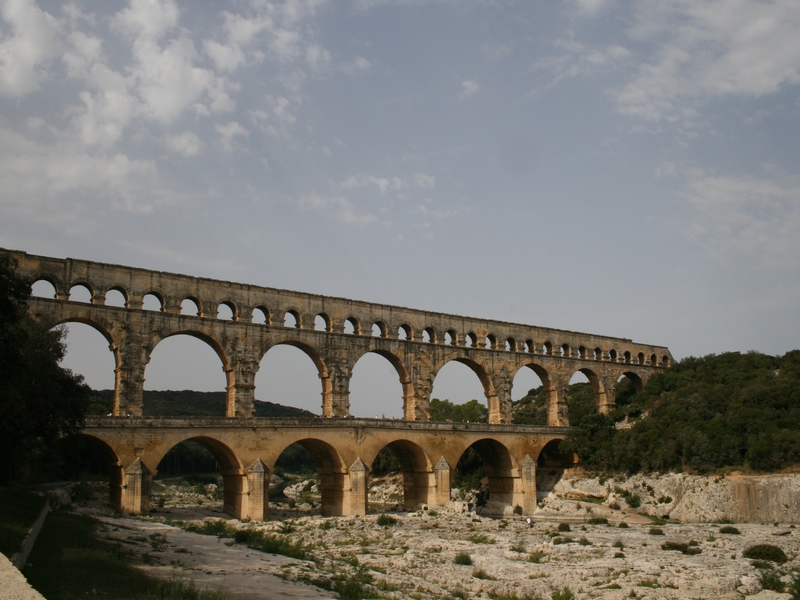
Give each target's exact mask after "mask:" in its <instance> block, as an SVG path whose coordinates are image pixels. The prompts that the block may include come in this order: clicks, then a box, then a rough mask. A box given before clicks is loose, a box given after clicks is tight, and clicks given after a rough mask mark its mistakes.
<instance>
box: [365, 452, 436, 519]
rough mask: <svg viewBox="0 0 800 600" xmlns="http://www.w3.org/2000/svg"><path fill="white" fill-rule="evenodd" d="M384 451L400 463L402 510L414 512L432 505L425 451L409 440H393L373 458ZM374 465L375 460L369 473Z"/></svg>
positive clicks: (429, 472)
mask: <svg viewBox="0 0 800 600" xmlns="http://www.w3.org/2000/svg"><path fill="white" fill-rule="evenodd" d="M386 449H388V450H390V451H391V452H392V454H394V456H395V458H397V462H398V463H400V471H401V472H402V474H403V507H404V509H405V510H416V509H417V507H419V506H420V505H422V504H434V500H435V498H434V497H433V490H432V489H431V487H430V474H431V473H432V472H433V467H432V465H431V461H430V460H429V459H428V456H427V455H426V454H425V451H424V450H423V449H422V448H421V447H420V446H418V445H417V444H415V443H414V442H411V441H409V440H395V441H393V442H389V443H388V444H386V445H385V446H384V447H383V448H382V449H381V451H380V452H378V454H377V455H376V456H375V458H377V457H378V455H380V453H381V452H383V451H384V450H386ZM374 463H375V459H373V460H372V461H371V463H370V471H372V465H374ZM368 512H369V511H368Z"/></svg>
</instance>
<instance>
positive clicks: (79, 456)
mask: <svg viewBox="0 0 800 600" xmlns="http://www.w3.org/2000/svg"><path fill="white" fill-rule="evenodd" d="M57 444H58V445H59V446H60V451H61V454H62V456H63V458H64V464H63V466H62V473H61V475H62V477H63V478H65V479H67V480H70V481H73V480H85V479H91V478H92V477H104V478H105V477H107V478H108V500H109V504H110V505H111V506H112V507H113V508H114V509H116V510H121V508H122V489H123V485H124V483H123V476H124V473H123V469H122V463H121V462H120V458H119V456H117V453H116V452H115V451H114V449H113V448H112V447H111V446H110V445H108V443H107V442H106V441H105V440H103V439H101V438H99V437H96V436H94V435H91V434H87V433H79V434H77V435H73V436H67V437H64V438H61V439H60V440H59V441H58V442H57Z"/></svg>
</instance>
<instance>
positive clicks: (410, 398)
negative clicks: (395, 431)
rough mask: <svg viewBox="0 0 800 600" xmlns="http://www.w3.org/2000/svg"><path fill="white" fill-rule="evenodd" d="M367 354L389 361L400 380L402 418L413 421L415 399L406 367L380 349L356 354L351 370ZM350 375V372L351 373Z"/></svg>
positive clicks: (396, 358) (399, 360)
mask: <svg viewBox="0 0 800 600" xmlns="http://www.w3.org/2000/svg"><path fill="white" fill-rule="evenodd" d="M367 354H377V355H378V356H381V357H383V358H385V359H386V360H388V361H389V363H390V364H391V365H392V367H394V370H395V371H396V372H397V377H398V378H399V380H400V385H401V386H402V389H403V418H404V419H407V420H411V421H413V420H415V417H414V415H416V414H417V412H416V401H417V397H416V394H415V393H414V383H413V382H412V380H411V375H410V374H409V369H408V366H406V364H405V363H404V362H403V360H402V359H401V358H400V357H399V356H397V355H396V354H394V353H392V352H390V351H388V350H382V349H375V350H364V351H361V352H357V353H356V354H355V355H354V356H353V358H354V361H353V369H355V366H356V364H358V361H359V360H360V359H361V358H362V357H364V356H365V355H367ZM351 374H352V371H351Z"/></svg>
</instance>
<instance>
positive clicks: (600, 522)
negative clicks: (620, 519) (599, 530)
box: [589, 517, 608, 525]
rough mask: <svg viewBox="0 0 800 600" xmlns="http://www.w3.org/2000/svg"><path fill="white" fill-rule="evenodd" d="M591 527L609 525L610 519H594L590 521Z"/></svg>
mask: <svg viewBox="0 0 800 600" xmlns="http://www.w3.org/2000/svg"><path fill="white" fill-rule="evenodd" d="M589 525H608V519H606V518H605V517H592V518H591V519H589Z"/></svg>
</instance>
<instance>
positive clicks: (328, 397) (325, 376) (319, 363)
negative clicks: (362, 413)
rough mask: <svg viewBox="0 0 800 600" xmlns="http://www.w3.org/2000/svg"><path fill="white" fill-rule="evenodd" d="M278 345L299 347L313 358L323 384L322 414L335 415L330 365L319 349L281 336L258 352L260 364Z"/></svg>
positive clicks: (326, 415)
mask: <svg viewBox="0 0 800 600" xmlns="http://www.w3.org/2000/svg"><path fill="white" fill-rule="evenodd" d="M278 346H292V347H293V348H297V349H298V350H300V351H302V352H303V353H304V354H305V355H306V356H308V357H309V358H310V359H311V362H313V363H314V366H315V367H316V369H317V375H318V376H319V380H320V383H321V384H322V416H323V417H333V416H334V410H333V386H332V384H331V378H330V374H329V371H328V366H327V365H326V364H325V361H324V360H322V356H320V353H319V350H317V349H316V348H315V347H314V346H311V345H310V344H306V343H304V342H301V341H298V340H293V339H291V338H289V337H284V338H279V339H278V340H277V341H274V342H273V343H271V344H269V345H267V346H264V347H263V348H261V350H260V352H259V353H258V364H259V365H260V364H261V362H262V361H263V360H264V357H265V356H266V355H267V353H268V352H269V351H270V350H272V349H273V348H276V347H278Z"/></svg>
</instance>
